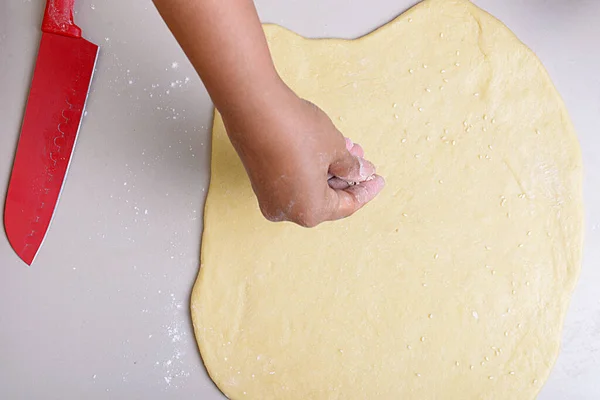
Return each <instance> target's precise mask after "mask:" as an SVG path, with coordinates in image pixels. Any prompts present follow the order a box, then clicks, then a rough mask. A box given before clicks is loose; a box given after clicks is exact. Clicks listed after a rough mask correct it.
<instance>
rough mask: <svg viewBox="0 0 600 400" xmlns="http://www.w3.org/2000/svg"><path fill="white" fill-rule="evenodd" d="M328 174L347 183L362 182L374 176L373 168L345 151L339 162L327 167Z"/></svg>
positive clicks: (362, 159) (360, 158) (367, 162)
mask: <svg viewBox="0 0 600 400" xmlns="http://www.w3.org/2000/svg"><path fill="white" fill-rule="evenodd" d="M329 173H330V174H331V175H333V176H335V177H337V178H340V179H342V180H345V181H347V182H364V181H366V180H367V178H369V177H371V176H372V175H374V174H375V166H374V165H373V164H371V162H369V161H367V160H365V159H364V158H362V157H358V156H355V155H352V154H351V153H350V152H349V151H347V150H346V151H344V152H343V155H342V157H341V158H340V159H339V160H337V161H335V162H333V163H332V164H331V165H330V166H329Z"/></svg>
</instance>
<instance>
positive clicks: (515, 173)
mask: <svg viewBox="0 0 600 400" xmlns="http://www.w3.org/2000/svg"><path fill="white" fill-rule="evenodd" d="M265 30H266V34H267V38H268V41H269V45H270V47H271V50H272V53H273V57H274V59H275V62H276V66H277V68H278V70H279V72H280V73H281V75H282V77H283V78H284V80H285V81H286V82H287V83H288V84H289V85H290V86H291V87H292V88H293V89H294V90H296V91H297V92H298V93H299V94H300V95H301V96H303V97H305V98H307V99H310V100H312V101H314V102H315V103H316V104H318V105H319V106H321V107H322V108H323V109H324V110H325V111H326V112H327V113H328V114H329V115H330V116H331V118H332V119H333V121H334V122H335V124H336V125H338V127H339V128H340V130H341V131H342V132H344V133H345V134H346V135H347V136H349V137H351V138H352V139H353V140H354V141H356V142H358V143H361V144H362V145H363V147H364V148H365V150H366V152H367V158H369V159H370V160H372V161H373V162H374V163H375V165H376V166H377V167H378V172H379V173H381V174H382V175H383V176H384V177H385V178H386V180H387V187H386V188H385V190H384V191H383V192H382V193H381V194H380V196H379V197H378V198H377V199H376V200H375V201H373V202H372V203H371V204H369V205H368V206H367V207H365V208H364V209H363V210H361V211H360V212H358V213H357V214H356V215H355V216H353V217H351V218H349V219H346V220H343V221H338V222H334V223H326V224H323V225H322V226H319V227H318V228H316V229H311V230H307V229H303V228H300V227H297V226H295V225H292V224H290V223H280V224H274V223H269V222H267V221H266V220H264V219H263V217H262V216H261V214H260V212H259V208H258V206H257V202H256V199H255V197H254V195H253V193H252V190H251V187H250V184H249V181H248V178H247V176H246V173H245V171H244V169H243V167H242V165H241V163H240V161H239V160H238V157H237V155H236V153H235V152H234V150H233V148H232V146H231V145H230V143H229V141H228V139H227V136H226V133H225V130H224V128H223V124H222V121H221V119H220V117H219V115H218V114H217V115H216V116H215V122H214V130H213V150H212V157H213V158H212V173H211V174H212V175H211V183H210V190H209V196H208V200H207V203H206V211H205V228H204V235H203V238H202V263H201V264H202V265H201V269H200V273H199V276H198V280H197V282H196V284H195V286H194V291H193V295H192V302H191V306H192V317H193V322H194V328H195V333H196V338H197V341H198V345H199V347H200V350H201V353H202V358H203V360H204V363H205V365H206V368H207V369H208V372H209V374H210V376H211V377H212V379H213V380H214V381H215V383H216V384H217V385H218V387H219V388H220V389H221V390H222V391H223V392H224V393H225V394H226V395H227V396H228V397H229V398H232V399H235V400H238V399H261V400H265V399H277V400H282V399H298V400H300V399H340V400H352V399H361V400H364V399H390V400H391V399H394V400H396V399H418V400H424V399H501V400H506V399H532V398H534V397H535V395H536V394H537V393H538V391H539V390H540V388H541V386H542V384H543V383H544V381H545V380H546V378H547V377H548V374H549V371H550V369H551V367H552V365H553V363H554V361H555V359H556V357H557V353H558V349H559V340H560V331H561V326H562V322H563V317H564V315H565V310H566V308H567V305H568V300H569V297H570V294H571V291H572V290H573V287H574V285H575V282H576V277H577V275H578V271H579V265H580V252H581V239H582V205H581V187H580V184H581V160H580V150H579V147H578V143H577V140H576V135H575V133H574V130H573V127H572V126H571V123H570V121H569V117H568V115H567V112H566V110H565V107H564V105H563V102H562V101H561V99H560V98H559V95H558V94H557V92H556V90H555V88H554V87H553V85H552V83H551V81H550V79H549V77H548V75H547V73H546V72H545V70H544V68H543V67H542V65H541V64H540V62H539V61H538V59H537V58H536V57H535V55H534V54H533V53H532V52H531V51H530V50H528V49H527V48H526V47H525V46H524V45H523V44H522V43H521V42H519V40H518V39H517V38H516V37H515V36H514V35H513V34H512V33H511V32H510V31H509V30H508V29H507V28H506V27H505V26H503V25H502V24H501V23H500V22H499V21H497V20H496V19H494V18H493V17H491V16H490V15H488V14H486V13H485V12H483V11H481V10H480V9H478V8H477V7H475V6H474V5H472V4H471V3H469V2H468V1H462V0H457V1H448V0H443V1H442V0H428V1H425V2H423V3H420V4H418V5H417V6H416V7H414V8H412V9H410V10H409V11H407V12H406V13H404V14H403V15H401V16H400V17H398V18H397V19H396V20H394V21H393V22H391V23H389V24H387V25H386V26H384V27H383V28H381V29H379V30H377V31H375V32H373V33H372V34H370V35H368V36H366V37H363V38H361V39H358V40H352V41H347V40H329V39H328V40H307V39H304V38H301V37H299V36H297V35H295V34H293V33H291V32H289V31H287V30H285V29H282V28H280V27H277V26H266V27H265Z"/></svg>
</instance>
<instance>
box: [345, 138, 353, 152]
mask: <svg viewBox="0 0 600 400" xmlns="http://www.w3.org/2000/svg"><path fill="white" fill-rule="evenodd" d="M344 139H345V140H346V150H348V151H350V150H352V147H354V143H353V142H352V139H350V138H348V137H344Z"/></svg>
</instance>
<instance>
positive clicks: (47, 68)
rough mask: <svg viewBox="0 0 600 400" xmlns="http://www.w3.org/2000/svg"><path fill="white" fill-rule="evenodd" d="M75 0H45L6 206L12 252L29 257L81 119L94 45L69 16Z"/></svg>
mask: <svg viewBox="0 0 600 400" xmlns="http://www.w3.org/2000/svg"><path fill="white" fill-rule="evenodd" d="M73 3H74V0H47V2H46V10H45V13H44V19H43V21H42V40H41V42H40V48H39V52H38V56H37V61H36V64H35V70H34V73H33V80H32V82H31V88H30V90H29V98H28V99H27V107H26V108H25V116H24V117H23V125H22V127H21V135H20V137H19V143H18V146H17V151H16V154H15V159H14V163H13V169H12V174H11V177H10V184H9V186H8V193H7V196H6V204H5V207H4V227H5V229H6V235H7V236H8V240H9V242H10V244H11V246H12V248H13V249H14V250H15V252H16V253H17V254H18V255H19V257H21V259H22V260H23V261H25V262H26V263H27V264H28V265H31V263H32V262H33V260H34V258H35V256H36V254H37V253H38V250H39V249H40V246H41V245H42V242H43V240H44V237H45V235H46V231H47V230H48V227H49V225H50V221H51V220H52V215H53V213H54V208H55V207H56V203H57V201H58V197H59V195H60V192H61V189H62V187H63V182H64V180H65V176H66V173H67V169H68V167H69V161H70V160H71V154H72V152H73V148H74V146H75V139H76V138H77V133H78V131H79V126H80V124H81V115H82V113H83V109H84V107H85V102H86V99H87V95H88V91H89V88H90V82H91V81H92V74H93V72H94V66H95V64H96V58H97V55H98V46H96V45H95V44H93V43H90V42H88V41H87V40H85V39H83V38H82V37H81V29H80V28H79V27H78V26H77V25H75V23H74V22H73Z"/></svg>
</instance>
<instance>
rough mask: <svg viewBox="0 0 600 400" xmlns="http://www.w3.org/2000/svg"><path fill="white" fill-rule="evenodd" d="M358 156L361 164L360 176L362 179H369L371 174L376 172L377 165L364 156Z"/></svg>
mask: <svg viewBox="0 0 600 400" xmlns="http://www.w3.org/2000/svg"><path fill="white" fill-rule="evenodd" d="M356 158H358V166H359V169H358V175H359V176H360V178H361V179H362V180H367V179H368V178H369V177H370V176H372V175H373V174H375V167H374V166H373V164H371V163H370V162H368V161H366V160H365V159H364V158H362V157H356Z"/></svg>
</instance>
